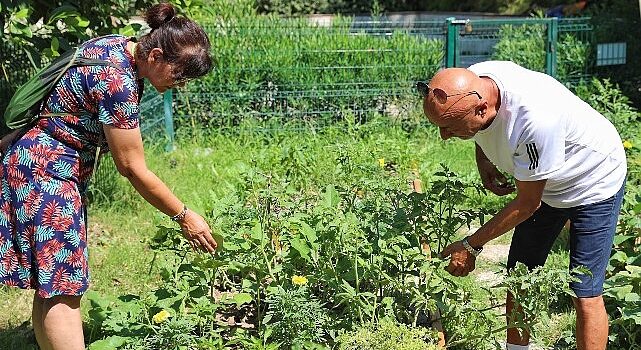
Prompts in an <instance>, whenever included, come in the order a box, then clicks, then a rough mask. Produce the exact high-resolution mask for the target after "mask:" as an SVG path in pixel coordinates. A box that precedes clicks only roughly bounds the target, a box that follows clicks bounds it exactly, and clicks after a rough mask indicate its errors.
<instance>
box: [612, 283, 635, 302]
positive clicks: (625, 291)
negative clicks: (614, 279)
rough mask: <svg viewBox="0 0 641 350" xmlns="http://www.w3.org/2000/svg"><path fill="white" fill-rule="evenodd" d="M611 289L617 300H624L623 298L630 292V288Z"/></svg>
mask: <svg viewBox="0 0 641 350" xmlns="http://www.w3.org/2000/svg"><path fill="white" fill-rule="evenodd" d="M612 289H613V290H614V291H615V295H616V297H617V299H621V300H624V299H625V296H626V295H627V294H628V293H630V292H631V291H632V286H621V287H617V288H612Z"/></svg>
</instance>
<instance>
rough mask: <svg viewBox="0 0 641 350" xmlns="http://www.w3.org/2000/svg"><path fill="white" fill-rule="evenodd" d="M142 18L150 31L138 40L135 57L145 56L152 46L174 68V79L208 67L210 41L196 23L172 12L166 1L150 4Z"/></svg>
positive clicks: (193, 75) (195, 74)
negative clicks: (159, 50)
mask: <svg viewBox="0 0 641 350" xmlns="http://www.w3.org/2000/svg"><path fill="white" fill-rule="evenodd" d="M144 18H145V21H146V22H147V24H148V25H149V27H151V32H150V33H148V34H146V35H144V36H142V37H141V38H140V39H139V40H138V47H137V48H136V58H137V59H138V58H142V59H146V58H147V56H148V55H149V52H150V51H151V50H152V49H154V48H160V49H161V50H162V52H163V58H164V60H165V61H166V62H168V63H171V64H173V65H174V66H175V67H176V69H177V71H174V78H175V79H177V80H178V79H190V78H198V77H201V76H203V75H205V74H207V73H208V72H209V71H210V70H211V68H212V59H211V56H210V54H209V50H210V48H211V44H210V42H209V38H208V37H207V33H205V31H204V30H203V29H202V28H201V27H200V26H199V25H198V24H197V23H196V22H194V21H192V20H190V19H189V18H186V17H183V16H178V15H176V9H175V8H174V7H173V6H172V5H171V4H168V3H160V4H158V5H154V6H152V7H151V8H149V9H148V10H147V12H146V13H145V15H144Z"/></svg>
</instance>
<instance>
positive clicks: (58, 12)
mask: <svg viewBox="0 0 641 350" xmlns="http://www.w3.org/2000/svg"><path fill="white" fill-rule="evenodd" d="M73 16H80V13H79V12H78V9H77V8H75V7H74V6H71V5H63V6H60V7H58V8H56V9H54V10H53V11H51V14H50V15H49V20H48V21H47V24H53V23H56V21H57V20H59V19H65V18H68V17H73Z"/></svg>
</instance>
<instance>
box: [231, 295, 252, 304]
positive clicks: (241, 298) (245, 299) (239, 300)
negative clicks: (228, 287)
mask: <svg viewBox="0 0 641 350" xmlns="http://www.w3.org/2000/svg"><path fill="white" fill-rule="evenodd" d="M232 300H233V301H234V303H236V305H237V306H240V305H243V304H249V303H251V302H252V300H254V299H253V298H252V296H251V294H249V293H238V294H236V295H234V297H233V299H232Z"/></svg>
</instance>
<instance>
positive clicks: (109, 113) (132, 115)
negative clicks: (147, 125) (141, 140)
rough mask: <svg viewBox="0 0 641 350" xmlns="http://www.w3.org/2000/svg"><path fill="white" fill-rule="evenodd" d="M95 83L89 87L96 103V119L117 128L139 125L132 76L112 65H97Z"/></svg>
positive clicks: (135, 90)
mask: <svg viewBox="0 0 641 350" xmlns="http://www.w3.org/2000/svg"><path fill="white" fill-rule="evenodd" d="M95 68H96V74H95V77H97V78H98V79H96V84H95V85H94V86H93V87H92V88H91V89H90V93H91V95H92V96H93V97H94V98H95V100H96V103H97V112H98V120H99V121H100V122H101V123H103V124H107V125H111V126H113V127H116V128H119V129H134V128H137V127H138V126H139V125H140V121H139V114H140V106H139V104H138V93H139V91H138V84H137V83H136V81H135V79H133V77H132V76H131V75H130V74H128V73H126V72H124V71H122V70H120V69H116V68H114V67H110V66H98V67H95Z"/></svg>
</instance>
